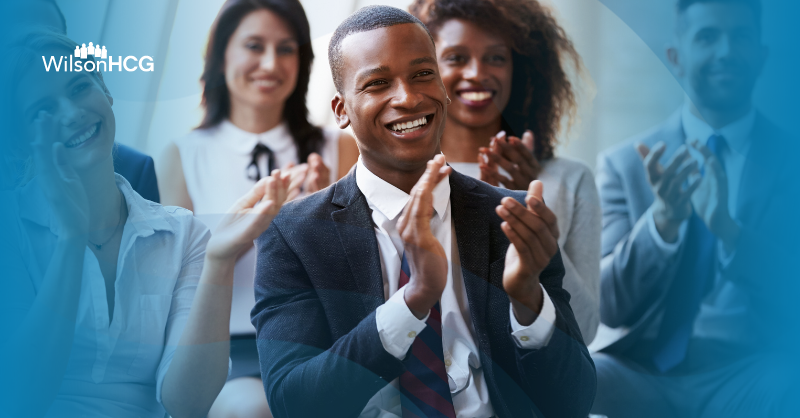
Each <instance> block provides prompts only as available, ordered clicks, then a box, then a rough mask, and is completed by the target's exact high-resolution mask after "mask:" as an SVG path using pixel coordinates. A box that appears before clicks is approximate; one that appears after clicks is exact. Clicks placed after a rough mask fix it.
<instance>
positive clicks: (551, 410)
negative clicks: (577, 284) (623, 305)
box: [509, 251, 597, 418]
mask: <svg viewBox="0 0 800 418" xmlns="http://www.w3.org/2000/svg"><path fill="white" fill-rule="evenodd" d="M563 277H564V265H563V263H562V261H561V252H560V251H559V252H558V253H557V254H556V256H555V257H553V259H552V260H551V261H550V264H549V265H548V267H547V268H546V269H545V270H544V271H543V272H542V274H541V275H540V277H539V280H540V282H541V283H542V286H544V288H545V290H547V293H548V294H549V295H550V299H551V300H552V302H553V305H554V306H555V309H556V323H555V325H556V329H555V331H554V332H553V335H552V337H551V338H550V341H549V342H548V344H547V345H546V346H544V347H542V348H539V349H536V350H526V349H522V348H519V347H517V348H516V357H517V365H518V367H519V372H520V376H521V377H522V383H523V384H522V386H523V389H524V390H525V392H526V394H527V395H528V397H529V398H530V399H531V401H533V406H534V407H535V408H536V409H538V410H539V412H540V414H537V415H536V416H539V415H541V416H544V417H559V418H561V417H564V418H570V417H574V418H585V417H586V416H587V415H588V414H589V410H590V409H591V407H592V403H594V396H595V392H596V389H597V377H596V373H595V368H594V362H593V361H592V358H591V356H590V355H589V350H587V348H586V345H585V344H584V343H583V339H582V338H581V333H580V330H579V328H578V323H577V322H576V321H575V316H574V314H573V312H572V308H570V305H569V299H570V296H569V293H568V292H567V291H566V290H564V289H563V287H562V280H563ZM509 338H513V337H510V335H509ZM515 347H516V345H515Z"/></svg>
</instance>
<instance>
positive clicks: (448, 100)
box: [447, 97, 453, 105]
mask: <svg viewBox="0 0 800 418" xmlns="http://www.w3.org/2000/svg"><path fill="white" fill-rule="evenodd" d="M450 103H453V101H452V100H450V97H448V98H447V104H448V105H449V104H450Z"/></svg>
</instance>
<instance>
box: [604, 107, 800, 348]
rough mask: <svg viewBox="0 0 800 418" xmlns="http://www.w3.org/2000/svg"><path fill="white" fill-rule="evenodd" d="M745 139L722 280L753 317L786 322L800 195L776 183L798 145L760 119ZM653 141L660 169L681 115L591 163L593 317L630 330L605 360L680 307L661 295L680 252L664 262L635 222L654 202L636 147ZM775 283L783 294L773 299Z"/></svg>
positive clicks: (678, 137) (788, 170) (790, 170)
mask: <svg viewBox="0 0 800 418" xmlns="http://www.w3.org/2000/svg"><path fill="white" fill-rule="evenodd" d="M751 137H752V141H753V142H752V145H751V149H750V151H749V154H748V157H747V162H746V164H745V167H744V171H743V172H742V180H741V183H740V189H739V196H738V202H737V211H736V213H737V214H738V215H737V217H738V218H739V219H737V221H738V222H740V226H741V227H742V233H741V235H740V239H739V241H738V245H737V248H736V251H735V255H734V258H733V261H732V262H731V263H730V264H728V265H727V267H726V268H725V269H724V271H722V272H721V274H722V275H723V278H724V279H725V280H731V281H733V282H734V283H737V284H740V285H741V286H742V287H743V288H745V289H746V290H747V291H748V293H749V294H750V295H751V296H752V298H753V300H754V301H755V303H754V304H753V306H754V307H755V309H757V310H758V311H759V312H757V313H754V314H758V315H760V316H761V317H762V318H769V319H768V321H774V319H773V318H775V316H779V317H781V318H784V317H786V316H787V312H790V311H791V309H792V308H791V307H792V306H794V304H795V303H796V296H794V297H789V296H787V295H786V294H785V292H784V290H788V289H796V288H798V284H797V283H798V282H800V280H797V279H798V274H797V271H798V268H797V264H796V263H794V262H792V261H791V260H793V259H796V254H798V241H800V240H798V236H800V227H798V222H797V218H798V217H797V216H796V214H794V212H795V211H796V210H797V205H798V196H800V194H799V193H796V192H797V188H796V187H794V188H793V190H792V186H789V185H788V184H787V183H786V182H785V181H784V182H782V181H781V180H780V179H797V178H798V177H797V176H798V171H800V170H798V166H799V165H798V164H796V163H793V162H791V161H790V158H792V157H790V156H792V155H794V156H795V157H796V155H797V149H798V146H797V144H798V142H797V141H795V140H793V139H792V138H790V137H789V136H788V135H786V134H785V133H783V132H781V131H780V130H779V129H778V128H777V127H776V126H774V125H773V124H772V123H771V122H769V121H768V120H767V119H766V118H764V117H763V115H761V114H760V113H759V114H758V115H757V118H756V122H755V125H754V127H753V133H752V134H751ZM659 141H662V142H664V143H665V144H666V146H667V149H666V152H665V153H664V155H663V157H662V161H661V162H662V164H665V163H666V162H667V161H668V160H669V158H670V157H671V156H672V155H673V154H674V153H675V151H676V150H677V149H678V148H679V147H680V146H681V145H682V144H684V143H685V141H686V135H685V133H684V131H683V125H682V123H681V113H680V111H677V112H675V113H674V114H673V115H672V116H670V117H669V118H668V119H667V120H666V121H665V122H664V123H662V124H661V125H659V126H657V127H655V128H653V129H651V130H649V131H647V132H645V133H643V134H641V135H638V136H636V137H634V138H631V139H630V140H628V141H625V142H624V143H622V144H620V145H618V146H616V147H614V148H611V149H609V150H608V151H606V152H603V153H602V154H600V155H599V156H598V159H597V176H596V183H597V187H598V191H599V194H600V204H601V208H602V211H603V233H602V244H601V250H602V257H603V258H602V260H601V268H600V295H601V296H600V318H601V321H602V322H603V323H604V324H606V325H608V326H610V327H612V328H616V327H627V328H628V329H629V332H628V334H627V335H625V336H623V337H622V338H620V339H619V340H618V341H616V342H615V343H613V344H611V345H610V346H608V347H606V348H605V349H604V350H603V351H605V352H609V353H622V352H625V351H627V350H629V349H631V348H632V347H634V346H637V345H638V343H641V342H643V340H648V339H649V337H650V336H651V335H652V334H653V333H654V331H655V330H657V327H658V325H659V324H660V318H661V316H663V312H664V308H665V306H666V305H667V304H669V303H673V302H676V303H680V301H679V300H676V298H675V297H672V298H668V295H669V294H670V288H671V287H672V284H673V283H674V282H675V276H676V272H677V270H678V266H679V265H680V263H681V262H682V259H683V256H684V252H685V251H684V250H685V247H686V246H684V245H682V246H681V248H680V249H679V250H678V251H677V252H676V253H675V254H673V255H672V256H669V257H667V256H665V255H664V253H663V251H661V250H660V248H659V247H658V245H657V244H656V242H655V241H654V239H653V236H652V235H651V233H650V231H649V230H648V226H647V222H646V219H645V217H643V216H642V215H644V214H645V212H646V211H647V210H648V208H649V207H650V205H651V204H652V203H653V200H654V197H653V193H652V191H651V188H650V185H649V183H648V181H647V176H646V174H645V171H644V166H643V164H642V160H641V157H640V156H639V155H638V152H637V151H636V149H635V144H636V143H643V144H645V145H647V146H648V147H651V148H652V147H653V146H654V145H655V144H656V143H657V142H659ZM794 181H796V180H794ZM787 273H788V275H787ZM782 279H786V280H782ZM788 279H791V280H788ZM778 283H782V286H783V287H782V289H781V290H779V291H777V292H776V286H777V285H778ZM673 293H675V292H673ZM795 295H796V293H795ZM639 347H640V348H643V347H642V346H641V345H639ZM637 350H638V348H637Z"/></svg>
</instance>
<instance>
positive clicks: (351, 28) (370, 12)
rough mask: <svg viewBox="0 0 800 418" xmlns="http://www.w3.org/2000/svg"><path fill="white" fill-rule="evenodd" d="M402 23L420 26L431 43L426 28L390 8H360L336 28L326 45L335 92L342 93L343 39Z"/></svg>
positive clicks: (429, 34) (405, 12)
mask: <svg viewBox="0 0 800 418" xmlns="http://www.w3.org/2000/svg"><path fill="white" fill-rule="evenodd" d="M403 23H415V24H417V25H420V26H421V27H422V28H423V29H425V32H426V33H427V34H428V36H429V37H430V38H431V43H433V36H431V33H430V32H429V31H428V28H427V27H425V25H424V24H423V23H422V22H420V20H419V19H417V18H416V17H414V16H412V15H411V13H408V12H407V11H405V10H401V9H398V8H396V7H391V6H367V7H362V8H360V9H358V10H357V11H356V12H355V13H353V14H351V15H350V16H349V17H348V18H347V19H345V20H344V22H342V23H341V24H340V25H339V27H337V28H336V31H334V32H333V36H332V37H331V42H330V44H328V63H330V66H331V75H332V76H333V84H334V85H335V86H336V91H338V92H339V93H341V92H342V78H341V74H340V73H341V70H342V65H343V64H344V63H343V62H342V51H341V46H342V41H343V40H344V38H346V37H348V36H350V35H352V34H354V33H360V32H367V31H371V30H374V29H380V28H387V27H390V26H394V25H400V24H403Z"/></svg>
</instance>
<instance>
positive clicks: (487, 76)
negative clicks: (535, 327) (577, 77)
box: [409, 0, 601, 344]
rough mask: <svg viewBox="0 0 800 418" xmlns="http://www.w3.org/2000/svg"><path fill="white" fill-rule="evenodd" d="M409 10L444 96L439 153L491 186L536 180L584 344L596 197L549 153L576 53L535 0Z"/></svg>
mask: <svg viewBox="0 0 800 418" xmlns="http://www.w3.org/2000/svg"><path fill="white" fill-rule="evenodd" d="M409 11H410V12H411V13H412V14H413V15H415V16H416V17H417V18H419V19H420V20H421V21H422V22H423V23H425V24H426V25H427V27H428V29H429V30H430V32H431V34H432V35H433V37H434V42H435V43H436V54H437V58H438V61H439V70H440V73H441V76H442V81H443V82H444V85H445V88H446V89H447V94H448V97H449V98H450V99H451V100H452V103H451V104H450V105H449V106H448V107H447V124H446V125H445V131H444V135H443V137H442V145H441V146H442V152H443V153H444V154H445V155H446V156H447V161H448V163H449V164H450V165H451V166H452V167H453V168H454V169H455V170H456V171H459V172H462V173H464V174H467V175H471V176H473V177H475V178H480V179H481V180H483V181H486V182H488V183H490V184H492V185H495V186H499V185H502V186H505V187H507V188H509V189H520V190H524V189H526V188H527V185H528V184H530V182H531V181H532V180H536V179H538V180H541V181H542V182H543V183H544V184H545V188H544V189H545V196H544V198H545V200H546V201H547V204H548V206H549V207H552V208H554V211H555V212H556V215H557V216H558V226H559V229H560V232H561V236H560V238H559V240H558V243H559V247H560V248H561V251H562V253H561V254H562V257H563V261H564V266H565V268H566V275H565V276H564V288H565V289H567V290H568V291H569V292H570V294H571V295H572V300H571V302H570V305H571V306H572V309H573V311H574V312H575V316H576V318H577V320H578V324H579V325H580V329H581V333H582V334H583V338H584V342H585V343H586V344H589V343H590V342H591V341H592V339H594V336H595V333H596V331H597V326H598V324H599V281H600V227H601V220H600V206H599V200H598V196H597V191H596V189H595V186H594V178H593V176H592V173H591V171H590V170H589V168H587V167H586V166H585V165H583V164H581V163H579V162H577V161H572V160H568V159H565V158H557V157H555V155H554V150H555V148H556V146H557V145H558V138H557V137H558V134H559V131H560V130H561V124H562V119H565V118H566V119H568V118H572V117H574V115H575V108H576V93H575V91H574V86H573V84H572V83H571V82H570V79H569V77H568V68H569V66H570V65H572V66H573V68H575V69H576V70H578V71H580V69H581V67H582V65H581V59H580V56H579V55H578V53H577V52H576V51H575V48H574V46H573V45H572V42H571V41H570V40H569V38H568V37H567V36H566V34H565V32H564V30H563V29H562V28H561V27H560V26H559V25H558V23H557V22H556V20H555V19H554V18H553V16H552V14H551V13H550V12H549V11H548V10H547V9H546V8H545V7H543V6H542V5H541V4H539V3H538V2H537V1H535V0H488V1H487V0H416V1H415V2H414V3H413V4H411V6H410V7H409Z"/></svg>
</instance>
